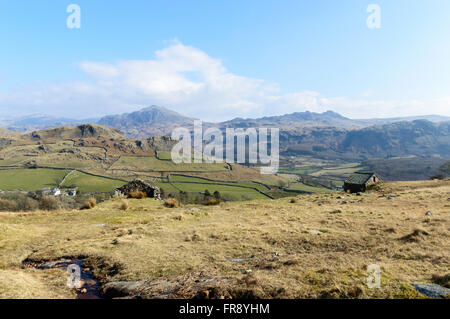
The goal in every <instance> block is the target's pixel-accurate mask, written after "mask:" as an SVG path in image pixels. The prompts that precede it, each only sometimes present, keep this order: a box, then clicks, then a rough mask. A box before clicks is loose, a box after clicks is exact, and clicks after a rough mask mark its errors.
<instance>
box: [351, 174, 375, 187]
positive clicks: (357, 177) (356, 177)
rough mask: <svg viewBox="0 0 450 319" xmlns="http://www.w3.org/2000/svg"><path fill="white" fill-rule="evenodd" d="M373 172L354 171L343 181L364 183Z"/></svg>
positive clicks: (356, 183) (355, 183)
mask: <svg viewBox="0 0 450 319" xmlns="http://www.w3.org/2000/svg"><path fill="white" fill-rule="evenodd" d="M374 174H375V173H374V172H356V173H353V174H352V175H350V177H349V178H347V180H346V181H345V182H346V183H347V184H354V185H364V184H365V183H367V181H368V180H369V179H370V178H371V177H372V176H373V175H374Z"/></svg>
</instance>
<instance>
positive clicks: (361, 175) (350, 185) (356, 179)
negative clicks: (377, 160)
mask: <svg viewBox="0 0 450 319" xmlns="http://www.w3.org/2000/svg"><path fill="white" fill-rule="evenodd" d="M379 182H381V179H380V178H379V177H378V176H377V174H375V173H374V172H356V173H353V174H352V175H351V176H350V177H349V178H347V180H346V181H345V182H344V191H346V192H351V193H358V192H365V191H366V189H367V187H368V186H370V185H374V184H376V183H379Z"/></svg>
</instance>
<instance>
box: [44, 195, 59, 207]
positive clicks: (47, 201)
mask: <svg viewBox="0 0 450 319" xmlns="http://www.w3.org/2000/svg"><path fill="white" fill-rule="evenodd" d="M39 208H40V209H42V210H57V209H58V208H59V204H58V200H57V199H56V198H55V197H50V196H44V197H42V198H41V200H40V201H39Z"/></svg>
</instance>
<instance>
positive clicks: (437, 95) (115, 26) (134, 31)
mask: <svg viewBox="0 0 450 319" xmlns="http://www.w3.org/2000/svg"><path fill="white" fill-rule="evenodd" d="M71 3H75V4H78V5H79V6H80V8H81V28H80V29H68V28H67V27H66V18H67V17H68V16H69V13H67V12H66V8H67V6H68V5H69V4H71ZM372 3H375V4H378V5H379V6H380V8H381V29H369V28H368V27H367V25H366V19H367V17H368V16H369V13H367V12H366V8H367V6H368V5H369V4H372ZM0 39H1V48H2V49H1V50H0V112H1V113H0V117H5V116H13V115H20V114H31V113H48V114H53V115H58V116H61V115H65V116H72V117H92V116H100V115H103V114H109V113H122V112H129V111H133V110H136V109H138V108H140V107H144V106H147V105H152V104H160V105H163V106H166V107H168V108H171V109H174V110H177V111H179V112H182V113H184V114H187V115H191V116H196V117H200V118H202V119H205V120H222V119H229V118H232V117H235V116H242V117H253V116H262V115H273V114H281V113H287V112H294V111H304V110H311V111H318V112H320V111H325V110H328V109H331V110H334V111H337V112H340V113H342V114H344V115H347V116H349V117H354V118H355V117H356V118H364V117H386V116H399V115H404V116H406V115H418V114H429V113H438V114H443V115H450V59H449V57H450V1H448V0H429V1H419V0H414V1H411V0H389V1H379V0H378V1H377V0H370V1H365V0H342V1H335V0H329V1H328V0H318V1H306V0H305V1H301V0H292V1H288V0H280V1H275V0H271V1H269V0H258V1H251V0H240V1H230V0H226V1H225V0H220V1H219V0H214V1H212V0H209V1H206V0H202V1H200V0H191V1H186V0H184V1H182V0H180V1H173V0H168V1H148V0H147V1H137V0H128V1H122V0H117V1H105V0H95V1H93V0H71V1H62V0H58V1H56V0H36V1H29V0H14V1H12V0H8V1H5V0H0ZM158 52H159V53H158ZM205 114H207V115H205Z"/></svg>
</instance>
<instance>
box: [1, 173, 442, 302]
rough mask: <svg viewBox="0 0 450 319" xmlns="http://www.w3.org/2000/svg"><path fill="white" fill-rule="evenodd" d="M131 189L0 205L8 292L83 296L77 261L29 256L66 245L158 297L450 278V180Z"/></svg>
mask: <svg viewBox="0 0 450 319" xmlns="http://www.w3.org/2000/svg"><path fill="white" fill-rule="evenodd" d="M121 201H122V200H120V199H113V200H110V201H107V202H104V203H101V204H100V205H98V206H97V207H95V208H93V209H91V210H84V211H60V212H56V213H53V212H35V213H23V214H20V213H0V251H1V254H0V297H1V298H74V297H75V292H74V291H73V290H71V289H69V288H67V287H66V280H67V275H68V274H67V272H65V271H63V270H59V269H48V270H37V269H34V268H27V267H24V266H23V264H22V263H23V261H24V260H27V261H37V262H40V261H52V260H58V259H60V258H63V257H64V258H78V259H84V260H85V263H86V267H89V268H90V270H92V272H93V275H94V276H95V277H96V278H98V279H99V280H100V281H101V283H102V284H103V287H108V285H109V287H113V286H114V283H116V282H119V281H122V282H129V281H139V283H138V284H135V285H134V288H129V289H128V290H127V291H128V293H129V294H131V295H141V296H143V297H149V298H150V297H164V298H166V297H167V298H180V297H182V298H192V297H194V296H197V295H201V296H202V297H216V298H222V297H223V298H227V297H232V298H238V297H249V298H251V297H256V298H423V296H422V295H420V294H419V293H418V292H417V291H416V290H415V288H414V287H413V286H412V284H413V283H414V282H424V283H438V284H440V285H442V286H447V287H448V285H449V284H450V283H449V277H450V236H449V234H450V180H446V181H426V182H401V183H386V184H383V185H382V186H381V187H379V189H377V190H373V191H371V192H369V193H366V194H362V195H361V196H357V195H355V194H353V195H348V194H344V193H338V192H334V193H324V194H313V195H301V196H297V197H292V198H283V199H279V200H253V201H247V202H230V203H223V204H221V205H220V206H214V207H206V206H198V205H197V206H195V205H188V206H183V207H180V208H166V207H164V206H163V204H162V203H161V202H159V201H156V200H153V199H145V200H128V203H129V208H128V209H127V210H126V211H123V210H121V209H120V206H121V203H122V202H121ZM427 212H431V213H428V214H427ZM371 264H376V265H379V266H380V268H381V286H380V288H379V289H377V288H372V289H370V288H368V286H367V285H366V281H367V277H368V276H369V273H368V272H367V266H368V265H371ZM124 285H125V286H126V283H124V284H122V287H123V286H124ZM105 289H106V288H105ZM133 289H134V290H133Z"/></svg>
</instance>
